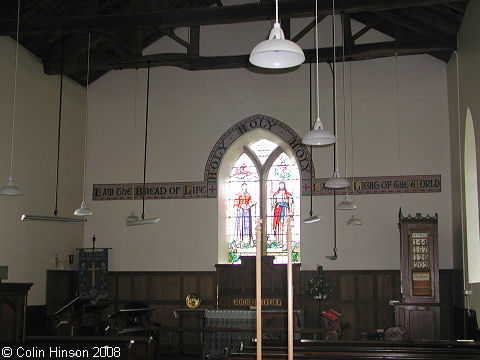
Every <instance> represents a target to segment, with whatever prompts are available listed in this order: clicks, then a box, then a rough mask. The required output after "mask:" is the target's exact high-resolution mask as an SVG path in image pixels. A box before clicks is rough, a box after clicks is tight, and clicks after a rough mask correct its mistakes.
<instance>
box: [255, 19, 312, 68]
mask: <svg viewBox="0 0 480 360" xmlns="http://www.w3.org/2000/svg"><path fill="white" fill-rule="evenodd" d="M249 61H250V63H252V64H253V65H255V66H258V67H262V68H268V69H285V68H290V67H294V66H298V65H300V64H301V63H303V62H304V61H305V54H304V53H303V50H302V49H301V48H300V46H298V45H297V44H296V43H294V42H293V41H290V40H286V39H285V35H284V34H283V30H282V28H281V27H280V24H279V23H277V22H276V23H275V24H274V25H273V29H272V30H271V31H270V36H269V38H268V40H264V41H262V42H261V43H259V44H258V45H257V46H255V47H254V48H253V50H252V52H251V53H250V58H249Z"/></svg>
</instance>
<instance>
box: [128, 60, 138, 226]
mask: <svg viewBox="0 0 480 360" xmlns="http://www.w3.org/2000/svg"><path fill="white" fill-rule="evenodd" d="M137 80H138V69H135V101H134V106H133V136H132V137H133V151H132V154H133V155H132V180H133V182H132V200H135V132H136V131H135V130H136V127H137V82H138V81H137ZM138 220H139V217H138V216H137V215H135V211H132V212H131V213H130V215H128V216H127V217H126V218H125V222H127V223H128V222H133V221H138Z"/></svg>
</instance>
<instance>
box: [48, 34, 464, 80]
mask: <svg viewBox="0 0 480 360" xmlns="http://www.w3.org/2000/svg"><path fill="white" fill-rule="evenodd" d="M453 50H455V44H454V43H453V44H452V43H450V42H434V41H420V42H413V43H404V44H399V43H397V42H395V41H388V42H382V43H372V44H361V45H355V46H353V47H352V48H351V49H350V53H349V54H348V55H347V56H346V60H347V61H350V60H352V61H357V60H366V59H374V58H380V57H387V56H393V55H395V54H398V55H414V54H421V53H426V52H440V51H453ZM304 51H305V55H306V58H307V62H308V59H310V58H311V59H314V56H313V55H314V51H315V50H314V49H307V50H304ZM336 53H337V59H336V61H342V56H341V55H342V49H341V47H337V50H336ZM332 54H333V49H332V48H320V49H319V61H320V62H331V61H332V60H333V57H332ZM248 57H249V55H233V56H209V57H207V56H205V57H203V56H190V55H188V54H178V53H177V54H155V55H148V56H142V57H138V58H134V59H129V58H126V59H109V60H108V61H106V60H99V59H96V60H93V61H92V63H91V65H90V67H91V69H92V71H108V70H115V69H116V70H119V69H134V68H143V67H147V64H148V63H150V66H152V67H158V66H176V67H179V68H182V69H186V70H213V69H236V68H249V67H252V65H251V64H250V63H249V62H248ZM84 66H85V64H83V63H82V64H78V63H69V64H67V65H66V66H65V71H78V69H79V68H82V67H84ZM44 70H45V72H46V73H47V74H58V73H59V71H60V69H59V66H58V65H57V66H52V67H48V68H45V69H44Z"/></svg>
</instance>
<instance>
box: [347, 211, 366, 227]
mask: <svg viewBox="0 0 480 360" xmlns="http://www.w3.org/2000/svg"><path fill="white" fill-rule="evenodd" d="M347 225H363V221H362V220H360V219H359V218H357V214H355V213H353V214H352V217H351V218H350V219H349V220H348V221H347Z"/></svg>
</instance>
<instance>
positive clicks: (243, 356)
mask: <svg viewBox="0 0 480 360" xmlns="http://www.w3.org/2000/svg"><path fill="white" fill-rule="evenodd" d="M262 350H263V358H264V359H269V360H285V359H287V347H286V346H269V345H263V346H262ZM293 353H294V359H296V360H317V359H318V360H323V359H325V360H327V359H328V360H353V359H362V360H380V359H382V360H399V359H402V360H407V359H408V360H452V359H458V360H464V359H465V360H466V359H480V343H459V342H450V341H437V342H415V343H397V342H395V343H389V342H378V341H372V342H351V341H349V342H347V341H336V342H325V341H308V340H303V341H302V342H297V343H296V344H295V345H294V352H293ZM255 358H256V348H255V347H254V346H245V347H244V350H243V351H242V352H236V353H231V354H230V355H229V360H254V359H255Z"/></svg>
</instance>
